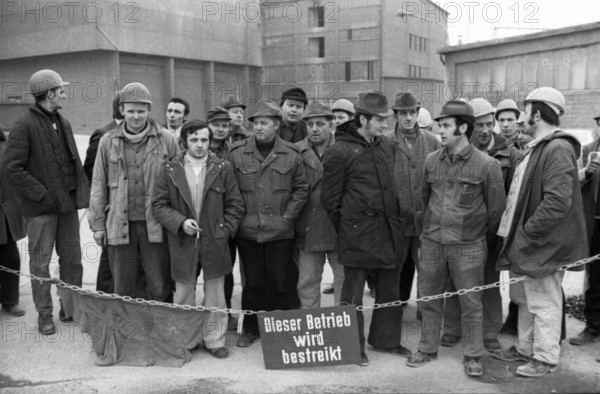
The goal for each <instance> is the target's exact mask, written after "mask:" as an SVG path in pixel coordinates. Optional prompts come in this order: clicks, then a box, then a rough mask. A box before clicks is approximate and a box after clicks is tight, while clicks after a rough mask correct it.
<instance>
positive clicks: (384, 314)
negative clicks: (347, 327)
mask: <svg viewBox="0 0 600 394" xmlns="http://www.w3.org/2000/svg"><path fill="white" fill-rule="evenodd" d="M401 269H402V267H401V266H399V267H396V268H394V269H368V268H353V267H344V284H343V286H342V296H341V299H340V304H342V305H356V306H361V305H362V304H363V302H362V300H363V294H364V291H365V281H366V280H367V275H368V273H369V271H374V273H375V280H376V282H375V285H376V287H377V295H376V298H375V303H377V304H380V303H384V302H391V301H397V300H398V281H399V278H400V270H401ZM402 312H403V311H402V307H400V306H394V307H388V308H380V309H374V310H373V316H372V317H371V326H370V328H369V339H368V340H369V344H370V345H371V346H375V347H378V348H382V349H392V348H395V347H396V346H398V345H400V341H401V339H402V338H401V335H402ZM356 316H357V320H358V340H359V342H360V351H361V353H364V351H365V318H364V316H363V313H362V311H356Z"/></svg>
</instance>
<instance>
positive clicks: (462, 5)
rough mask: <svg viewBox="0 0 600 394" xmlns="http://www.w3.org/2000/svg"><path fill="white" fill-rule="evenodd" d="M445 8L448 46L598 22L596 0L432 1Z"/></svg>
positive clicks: (598, 5) (598, 15)
mask: <svg viewBox="0 0 600 394" xmlns="http://www.w3.org/2000/svg"><path fill="white" fill-rule="evenodd" d="M433 1H434V2H435V3H437V4H438V5H440V6H441V7H443V8H444V9H446V10H447V11H448V12H449V13H450V15H449V16H448V33H449V39H450V44H451V45H456V44H458V41H459V39H462V43H463V44H467V43H471V42H475V41H482V40H489V39H493V38H501V37H507V36H511V35H517V34H528V33H534V32H538V31H541V29H557V28H561V27H566V26H573V25H579V24H585V23H591V22H598V21H600V1H597V0H566V1H565V0H562V1H559V0H536V1H531V0H494V1H492V0H433Z"/></svg>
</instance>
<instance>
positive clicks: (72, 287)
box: [0, 254, 600, 315]
mask: <svg viewBox="0 0 600 394" xmlns="http://www.w3.org/2000/svg"><path fill="white" fill-rule="evenodd" d="M595 260H600V254H597V255H595V256H592V257H588V258H585V259H582V260H578V261H575V262H573V263H570V264H565V265H563V266H561V267H560V268H559V270H560V271H567V270H569V269H571V268H574V267H579V266H582V265H585V264H589V263H591V262H592V261H595ZM0 271H5V272H9V273H11V274H15V275H20V276H24V277H27V278H29V279H33V280H37V281H40V282H48V283H50V284H54V285H56V286H58V287H61V288H63V289H69V290H71V291H74V292H75V293H80V294H88V295H92V296H95V297H100V298H109V299H118V300H122V301H125V302H129V303H133V304H142V305H151V306H163V307H167V308H171V309H179V310H185V311H190V310H191V311H198V312H205V311H206V312H223V313H232V314H243V315H256V314H258V313H261V312H265V311H251V310H244V309H232V308H226V309H219V308H216V307H210V308H207V307H204V306H191V305H176V304H170V303H167V302H160V301H153V300H145V299H143V298H132V297H129V296H120V295H117V294H109V293H105V292H103V291H94V290H88V289H84V288H81V287H78V286H75V285H70V284H68V283H65V282H63V281H62V280H60V279H58V278H41V277H39V276H36V275H33V274H25V273H23V272H21V271H18V270H13V269H11V268H7V267H5V266H3V265H0ZM529 279H532V278H530V277H528V276H519V277H516V278H510V279H509V280H508V284H509V285H512V284H515V283H518V282H522V281H524V280H529ZM506 283H507V282H500V281H498V282H495V283H491V284H489V285H484V286H475V287H473V288H471V289H460V290H457V291H454V292H445V293H441V294H436V295H432V296H424V297H420V298H417V299H414V300H408V301H400V300H397V301H392V302H386V303H382V304H373V305H360V306H357V307H356V310H358V311H362V310H365V309H381V308H388V307H393V306H401V305H403V304H408V303H409V302H416V301H418V302H428V301H433V300H439V299H444V298H449V297H452V296H455V295H464V294H468V293H477V292H480V291H484V290H488V289H493V288H495V287H500V286H502V285H503V284H506Z"/></svg>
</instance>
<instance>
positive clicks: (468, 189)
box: [456, 178, 481, 207]
mask: <svg viewBox="0 0 600 394" xmlns="http://www.w3.org/2000/svg"><path fill="white" fill-rule="evenodd" d="M456 187H457V188H459V191H458V205H459V206H463V207H470V206H471V205H473V201H475V198H476V197H477V196H478V195H480V194H481V181H480V180H472V179H466V178H458V179H457V181H456Z"/></svg>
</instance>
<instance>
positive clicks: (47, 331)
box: [38, 320, 56, 335]
mask: <svg viewBox="0 0 600 394" xmlns="http://www.w3.org/2000/svg"><path fill="white" fill-rule="evenodd" d="M38 330H39V332H40V334H42V335H52V334H54V333H55V332H56V326H55V325H54V322H53V321H52V320H49V321H48V320H38Z"/></svg>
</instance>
